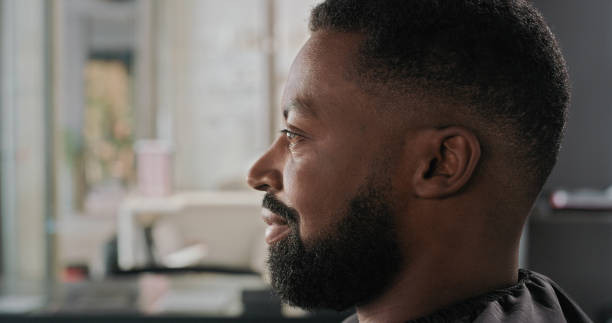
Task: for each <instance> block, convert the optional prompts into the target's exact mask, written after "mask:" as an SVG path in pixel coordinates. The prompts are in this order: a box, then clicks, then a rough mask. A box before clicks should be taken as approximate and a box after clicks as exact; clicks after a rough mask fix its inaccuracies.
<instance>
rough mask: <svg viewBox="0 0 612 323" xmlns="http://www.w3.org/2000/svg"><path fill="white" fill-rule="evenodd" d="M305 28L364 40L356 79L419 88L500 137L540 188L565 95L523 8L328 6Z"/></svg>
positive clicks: (556, 142) (353, 2) (544, 41)
mask: <svg viewBox="0 0 612 323" xmlns="http://www.w3.org/2000/svg"><path fill="white" fill-rule="evenodd" d="M310 29H311V31H313V32H315V31H319V30H329V31H340V32H356V33H361V34H363V35H364V36H365V37H364V40H363V42H362V44H360V49H359V53H358V59H357V62H358V63H357V70H358V73H359V76H360V79H363V80H367V81H369V82H372V81H373V82H378V83H379V84H385V85H387V87H389V88H396V89H397V88H401V87H402V84H419V86H421V87H422V88H423V89H424V90H425V91H426V92H427V91H434V92H433V93H436V94H437V95H442V96H445V97H447V98H449V99H451V100H453V101H454V102H459V103H461V106H465V107H466V108H467V109H471V110H466V112H467V113H473V114H476V115H478V116H479V117H481V118H482V119H484V120H486V121H487V122H488V123H489V124H490V125H491V127H494V128H497V129H500V130H499V131H505V132H507V133H504V134H503V135H504V136H507V140H508V143H509V144H510V145H512V147H516V148H513V149H515V150H516V155H517V156H520V160H521V161H522V166H523V167H522V169H523V170H525V171H526V173H524V174H525V175H526V176H527V177H529V178H531V179H533V180H535V183H537V185H538V191H539V189H540V188H541V186H542V185H543V183H544V181H545V180H546V178H547V177H548V175H549V174H550V172H551V170H552V168H553V166H554V164H555V162H556V160H557V155H558V151H559V147H560V141H561V138H562V136H563V132H564V128H565V120H566V115H567V107H568V104H569V96H570V95H569V82H568V75H567V69H566V66H565V61H564V59H563V56H562V55H561V51H560V49H559V46H558V44H557V41H556V40H555V38H554V36H553V34H552V33H551V31H550V30H549V28H548V26H547V24H546V23H545V21H544V19H543V18H542V16H541V15H540V13H539V12H538V11H537V10H536V9H535V8H534V7H533V6H532V5H531V4H529V3H528V2H526V1H524V0H327V1H325V2H323V3H321V4H319V5H317V6H316V7H315V8H314V9H313V10H312V13H311V17H310ZM483 149H486V147H483Z"/></svg>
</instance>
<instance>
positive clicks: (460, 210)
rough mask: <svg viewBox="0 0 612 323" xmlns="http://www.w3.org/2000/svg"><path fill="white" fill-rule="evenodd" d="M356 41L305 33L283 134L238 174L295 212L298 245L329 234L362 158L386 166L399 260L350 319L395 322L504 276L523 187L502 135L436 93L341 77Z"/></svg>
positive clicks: (509, 278) (525, 198)
mask: <svg viewBox="0 0 612 323" xmlns="http://www.w3.org/2000/svg"><path fill="white" fill-rule="evenodd" d="M362 40H363V38H362V36H361V35H359V34H352V33H340V32H328V31H318V32H315V33H313V34H312V36H311V38H310V39H309V40H308V42H307V43H306V44H305V45H304V47H303V48H302V50H301V51H300V53H299V54H298V56H297V57H296V59H295V61H294V63H293V66H292V68H291V71H290V75H289V78H288V81H287V84H286V87H285V91H284V94H283V98H282V107H283V114H284V116H285V126H286V129H287V130H288V131H289V132H288V133H284V134H282V135H281V136H279V137H278V138H277V140H276V141H275V142H274V143H273V144H272V146H271V147H270V148H269V150H268V151H267V152H266V153H265V154H264V155H263V156H261V158H260V159H259V160H258V161H257V162H256V163H255V164H254V165H253V167H252V169H251V170H250V173H249V177H248V182H249V184H250V185H251V186H252V187H253V188H256V189H258V190H262V191H266V192H269V193H272V194H274V195H275V196H276V197H277V198H278V199H279V200H281V201H282V202H284V203H285V204H287V205H289V206H291V207H293V208H295V209H296V210H297V211H298V212H299V214H300V219H299V220H300V221H299V224H300V238H301V239H302V240H303V241H304V243H305V244H306V245H308V241H309V240H312V239H316V238H317V237H320V236H322V235H326V234H331V233H330V230H329V229H328V228H330V227H333V226H334V225H335V224H336V223H338V221H339V220H340V219H339V218H338V216H340V215H341V214H342V213H341V212H338V210H342V209H343V208H344V207H345V206H346V201H348V200H350V198H351V197H352V196H354V194H355V193H356V191H357V190H358V188H359V187H360V186H361V185H363V183H364V182H365V181H366V179H367V178H368V176H369V175H371V174H376V171H379V170H380V169H373V167H374V166H373V165H383V166H378V167H385V173H386V174H389V176H390V178H391V185H392V188H393V190H392V192H393V193H392V195H393V196H392V199H393V201H392V203H393V208H394V211H395V212H394V213H395V215H396V219H395V222H396V225H397V232H398V237H399V243H400V245H401V248H402V255H403V259H404V263H403V264H402V269H401V271H400V273H399V275H398V276H397V277H396V278H395V280H394V282H393V284H392V285H391V287H390V288H389V289H387V290H386V292H385V293H384V294H383V295H381V296H380V297H378V298H377V299H375V300H374V301H372V302H370V303H368V304H365V305H363V306H359V307H358V308H357V313H358V315H359V320H360V322H403V321H405V320H409V319H414V318H418V317H421V316H424V315H427V314H429V313H432V312H434V311H435V310H437V309H440V308H442V307H445V306H448V305H451V304H453V303H455V302H458V301H461V300H464V299H467V298H470V297H473V296H477V295H480V294H483V293H486V292H488V291H491V290H494V289H497V288H503V287H506V286H509V285H513V284H515V283H516V282H517V279H518V277H517V275H518V274H517V269H518V243H519V239H520V234H521V230H522V226H523V223H524V220H525V217H526V215H527V214H528V212H529V209H530V207H531V204H532V202H533V196H532V194H525V193H517V194H513V193H512V192H513V191H517V190H516V189H514V190H513V188H515V187H516V186H517V185H520V181H518V180H517V176H515V174H514V172H513V168H512V165H510V163H509V162H508V158H507V156H508V154H509V153H510V151H509V150H506V149H505V148H504V146H503V144H502V143H503V142H502V140H503V138H498V137H496V136H495V135H494V134H488V133H487V132H486V128H487V127H480V126H479V121H478V120H476V119H474V118H473V117H470V116H465V115H464V114H461V113H459V112H457V111H460V110H459V109H457V107H456V106H453V105H452V104H448V103H444V102H443V101H442V100H438V99H437V98H435V97H428V96H426V95H423V94H422V93H421V94H420V95H416V94H414V93H413V94H405V93H404V94H401V95H400V94H392V93H391V92H385V90H384V89H378V90H372V89H369V90H366V89H365V87H364V85H363V83H360V82H359V81H358V80H357V78H356V76H351V75H353V73H352V72H351V71H352V66H353V65H352V64H351V62H352V61H353V59H354V58H355V55H356V53H357V49H358V45H359V44H360V42H361V41H362ZM391 106H393V107H395V108H388V109H384V107H391ZM397 107H399V108H397ZM483 129H484V130H483ZM484 143H486V144H487V146H491V147H493V148H491V149H489V150H487V153H486V155H485V153H484V151H483V149H482V147H483V144H484ZM498 143H499V144H498ZM381 159H383V160H385V161H386V162H385V163H380V162H377V161H380V160H381ZM280 243H282V242H280Z"/></svg>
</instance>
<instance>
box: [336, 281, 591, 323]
mask: <svg viewBox="0 0 612 323" xmlns="http://www.w3.org/2000/svg"><path fill="white" fill-rule="evenodd" d="M358 322H359V320H358V317H357V315H356V314H354V315H352V316H349V317H348V318H346V319H345V320H344V321H343V322H342V323H358ZM408 322H409V323H432V322H436V323H443V322H453V323H469V322H475V323H494V322H496V323H497V322H499V323H524V322H530V323H563V322H567V323H592V321H591V320H590V319H589V318H588V316H587V315H586V314H585V313H584V312H583V311H582V310H581V309H580V307H579V306H578V305H577V304H576V303H575V302H574V301H573V300H572V299H571V298H570V297H569V296H568V294H567V293H565V291H563V289H561V287H559V285H558V284H557V283H555V282H554V281H553V280H552V279H550V278H548V277H546V276H544V275H542V274H539V273H536V272H533V271H530V270H526V269H521V270H519V281H518V282H517V284H515V285H512V286H510V287H507V288H503V289H498V290H494V291H492V292H490V293H487V294H485V295H481V296H478V297H475V298H473V299H469V300H466V301H463V302H459V303H457V304H455V305H452V306H450V307H448V308H445V309H441V310H439V311H437V312H435V313H433V314H431V315H428V316H426V317H422V318H419V319H416V320H411V321H408Z"/></svg>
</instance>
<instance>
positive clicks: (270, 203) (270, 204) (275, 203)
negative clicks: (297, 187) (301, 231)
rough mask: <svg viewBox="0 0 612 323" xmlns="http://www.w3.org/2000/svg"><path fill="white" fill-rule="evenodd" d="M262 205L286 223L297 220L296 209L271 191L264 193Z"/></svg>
mask: <svg viewBox="0 0 612 323" xmlns="http://www.w3.org/2000/svg"><path fill="white" fill-rule="evenodd" d="M262 207H264V208H266V209H268V210H270V211H272V212H273V213H276V214H278V215H279V216H281V217H282V218H283V219H285V220H286V221H287V222H288V223H297V221H298V212H297V210H296V209H294V208H292V207H289V206H287V205H286V204H285V203H283V202H281V201H280V200H278V199H277V198H276V197H275V196H274V195H273V194H272V193H266V195H265V196H264V198H263V202H262Z"/></svg>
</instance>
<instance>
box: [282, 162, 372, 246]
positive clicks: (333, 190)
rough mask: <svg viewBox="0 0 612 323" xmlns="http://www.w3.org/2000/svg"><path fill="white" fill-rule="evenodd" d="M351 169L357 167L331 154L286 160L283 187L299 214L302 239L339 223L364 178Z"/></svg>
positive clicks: (313, 235)
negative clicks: (348, 202) (347, 203)
mask: <svg viewBox="0 0 612 323" xmlns="http://www.w3.org/2000/svg"><path fill="white" fill-rule="evenodd" d="M345 157H346V156H345ZM344 159H346V158H344ZM351 166H355V165H354V164H353V165H348V164H347V163H342V162H341V159H340V157H338V156H336V157H335V158H334V157H333V156H331V155H330V154H320V155H311V157H309V158H300V159H293V160H288V161H287V163H286V164H285V169H284V184H283V187H284V190H285V194H286V198H287V200H288V202H290V204H291V206H292V207H294V208H295V209H296V210H297V211H298V212H299V213H300V233H301V235H302V238H304V239H308V238H310V237H315V236H317V235H319V234H321V233H323V232H325V230H326V228H329V227H331V226H333V224H334V223H337V222H338V221H339V220H340V218H341V217H342V215H343V213H344V212H343V210H344V209H345V208H346V201H348V200H349V199H350V197H352V196H353V195H354V193H355V191H356V188H357V187H358V186H359V185H357V184H358V182H360V181H359V179H360V178H361V177H363V176H360V175H359V174H358V173H359V172H358V171H356V170H355V169H350V168H349V167H351Z"/></svg>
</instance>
